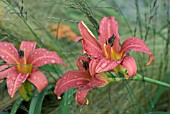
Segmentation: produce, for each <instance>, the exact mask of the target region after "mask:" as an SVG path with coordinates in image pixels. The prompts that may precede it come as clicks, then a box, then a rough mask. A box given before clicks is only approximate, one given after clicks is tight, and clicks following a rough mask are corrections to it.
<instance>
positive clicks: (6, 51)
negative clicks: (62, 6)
mask: <svg viewBox="0 0 170 114" xmlns="http://www.w3.org/2000/svg"><path fill="white" fill-rule="evenodd" d="M0 57H1V58H2V59H3V60H4V61H5V62H7V63H9V64H16V63H18V60H19V58H18V51H17V49H16V48H15V47H14V46H13V44H12V43H8V42H0Z"/></svg>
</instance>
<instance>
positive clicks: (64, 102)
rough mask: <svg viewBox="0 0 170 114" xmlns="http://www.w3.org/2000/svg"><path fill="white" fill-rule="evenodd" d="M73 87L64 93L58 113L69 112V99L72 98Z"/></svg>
mask: <svg viewBox="0 0 170 114" xmlns="http://www.w3.org/2000/svg"><path fill="white" fill-rule="evenodd" d="M73 93H74V89H70V90H68V91H66V92H65V93H64V96H63V98H62V103H61V106H60V109H59V114H69V112H70V105H71V101H72V100H73Z"/></svg>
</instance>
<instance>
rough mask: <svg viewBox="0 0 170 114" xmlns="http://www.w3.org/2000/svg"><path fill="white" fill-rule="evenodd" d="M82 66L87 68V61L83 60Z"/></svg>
mask: <svg viewBox="0 0 170 114" xmlns="http://www.w3.org/2000/svg"><path fill="white" fill-rule="evenodd" d="M83 67H84V68H85V69H86V70H87V69H88V68H89V63H88V62H87V61H83Z"/></svg>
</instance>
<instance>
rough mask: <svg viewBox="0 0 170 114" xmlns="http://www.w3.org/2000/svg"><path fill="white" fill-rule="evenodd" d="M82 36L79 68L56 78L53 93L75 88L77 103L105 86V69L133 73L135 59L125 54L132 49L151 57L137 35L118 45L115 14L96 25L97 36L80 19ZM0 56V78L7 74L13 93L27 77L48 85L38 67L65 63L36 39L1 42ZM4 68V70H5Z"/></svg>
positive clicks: (11, 92) (10, 90)
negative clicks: (40, 46) (39, 45)
mask: <svg viewBox="0 0 170 114" xmlns="http://www.w3.org/2000/svg"><path fill="white" fill-rule="evenodd" d="M78 27H79V30H80V33H81V35H82V36H80V37H77V38H76V39H75V41H76V42H77V41H79V40H81V42H82V53H83V54H84V55H86V56H80V57H79V58H78V60H77V66H78V68H79V70H72V71H68V72H66V73H65V74H63V76H61V78H60V79H59V80H58V81H57V83H56V87H55V90H54V93H55V94H56V95H57V96H58V99H61V97H60V96H61V94H62V93H64V92H65V91H66V90H68V89H70V88H78V91H77V93H76V97H75V99H76V102H77V103H78V104H79V105H83V104H86V105H87V104H88V100H87V99H86V95H87V93H88V92H89V91H90V90H92V89H93V88H95V87H99V86H105V85H107V84H108V83H109V78H108V76H107V75H106V74H105V72H107V71H110V72H121V73H122V74H124V76H125V78H131V77H133V76H135V75H136V71H137V66H136V62H135V60H134V59H133V58H132V57H131V56H130V55H129V54H127V52H129V51H130V50H131V49H132V50H134V51H136V52H143V53H146V54H149V62H148V63H147V65H149V64H150V63H151V62H152V61H153V60H154V57H153V55H152V53H151V52H150V50H149V49H148V48H147V46H146V44H145V42H144V41H143V40H141V39H139V38H136V37H132V38H128V39H126V40H125V41H124V42H123V43H122V45H120V38H119V34H118V23H117V21H115V19H114V17H110V18H108V17H104V18H103V19H102V20H101V22H100V26H99V37H98V40H97V39H96V38H95V37H94V35H93V34H92V33H91V31H90V30H89V29H88V28H87V27H86V25H85V24H84V23H83V22H80V23H79V24H78ZM0 47H1V48H0V57H1V58H2V59H3V60H4V61H5V62H6V63H7V64H6V65H2V66H0V71H1V72H0V79H2V78H7V87H8V93H9V95H10V96H11V97H13V96H14V94H15V93H16V91H17V90H18V88H19V87H20V86H21V84H22V83H24V82H25V80H26V79H27V80H28V81H30V82H31V83H33V84H34V85H35V86H36V87H37V89H38V91H40V92H41V91H42V90H43V89H44V88H45V87H46V86H47V85H48V82H47V79H46V77H45V76H44V75H43V73H42V72H41V71H39V70H38V67H40V66H43V65H45V64H64V62H63V61H62V59H61V58H60V57H59V56H58V55H57V53H56V52H52V51H48V50H46V49H43V48H39V49H35V47H36V43H35V42H25V41H23V42H22V43H21V45H20V49H19V50H17V49H16V48H15V47H14V46H13V45H12V44H11V43H7V42H0ZM4 69H5V70H4Z"/></svg>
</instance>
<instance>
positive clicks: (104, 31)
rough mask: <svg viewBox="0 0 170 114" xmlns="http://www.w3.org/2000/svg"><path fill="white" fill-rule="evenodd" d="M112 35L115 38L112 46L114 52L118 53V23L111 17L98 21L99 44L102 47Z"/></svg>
mask: <svg viewBox="0 0 170 114" xmlns="http://www.w3.org/2000/svg"><path fill="white" fill-rule="evenodd" d="M113 35H114V36H116V37H115V39H114V44H113V47H114V51H115V52H116V53H118V51H119V42H120V38H119V34H118V23H117V21H116V20H115V18H114V17H113V16H112V17H110V18H108V17H104V18H103V19H102V20H101V21H100V26H99V40H100V44H101V45H102V46H103V45H104V44H105V43H106V42H108V39H109V38H110V37H112V36H113Z"/></svg>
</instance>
